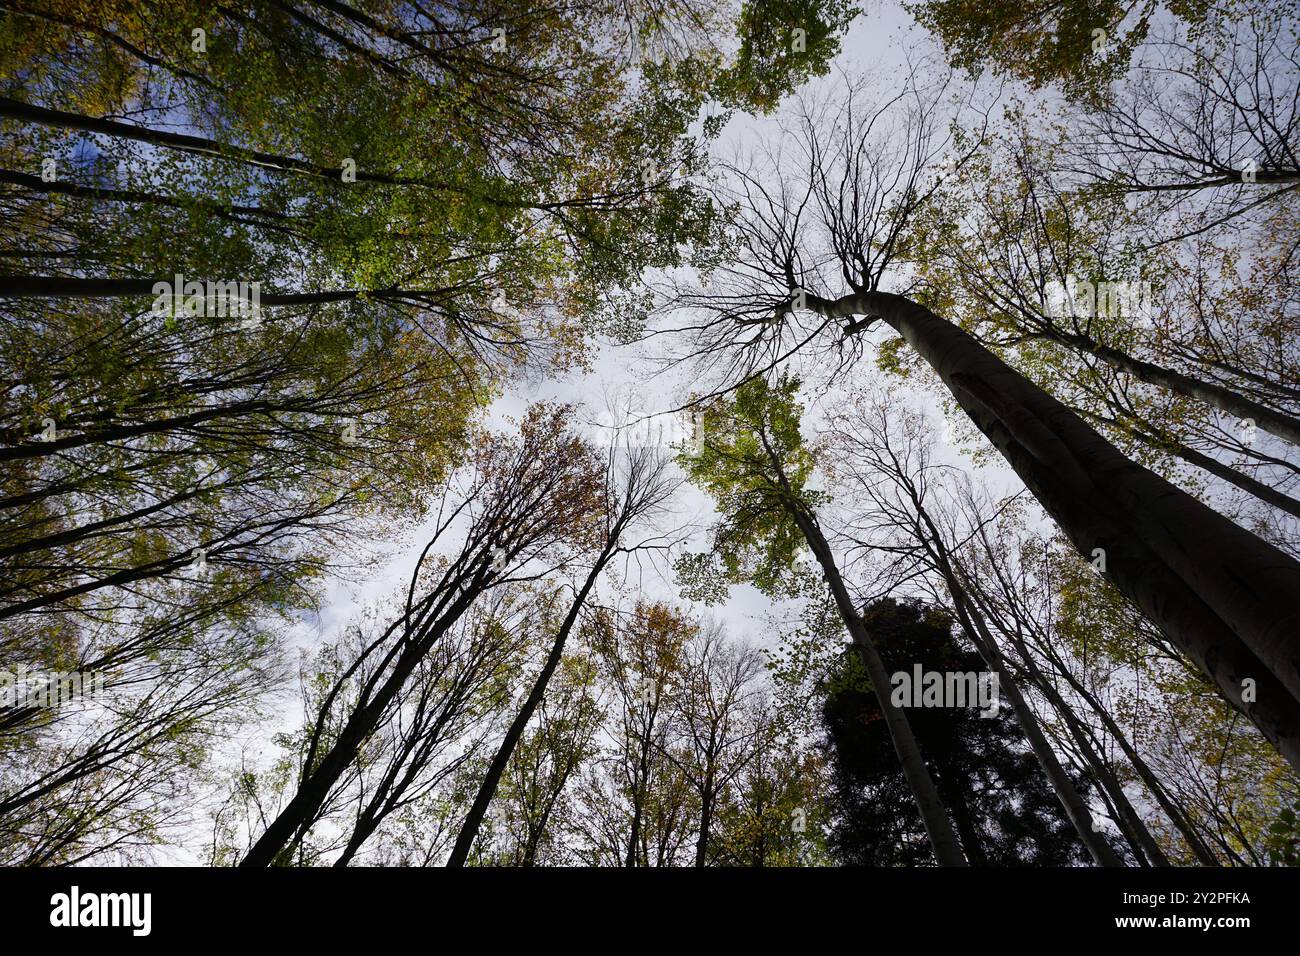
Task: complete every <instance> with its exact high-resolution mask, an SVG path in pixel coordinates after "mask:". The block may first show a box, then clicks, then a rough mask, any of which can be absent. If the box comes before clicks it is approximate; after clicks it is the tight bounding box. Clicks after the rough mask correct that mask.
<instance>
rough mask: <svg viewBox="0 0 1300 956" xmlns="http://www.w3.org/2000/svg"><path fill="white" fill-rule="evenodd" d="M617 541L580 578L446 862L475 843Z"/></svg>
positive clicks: (459, 859)
mask: <svg viewBox="0 0 1300 956" xmlns="http://www.w3.org/2000/svg"><path fill="white" fill-rule="evenodd" d="M617 544H618V535H617V533H616V534H615V535H614V536H613V537H612V539H611V540H610V541H609V542H608V543H607V545H606V547H605V549H604V550H603V551H602V552H601V554H600V556H599V557H598V558H597V559H596V563H595V564H593V565H592V568H591V571H589V572H588V574H587V579H586V581H584V582H583V585H582V588H581V589H580V590H579V591H578V594H577V596H576V597H574V599H573V603H572V604H571V605H570V606H569V613H568V614H566V615H565V617H564V621H563V622H562V623H561V624H560V628H559V630H558V631H556V632H555V639H554V640H553V641H552V642H551V649H550V652H549V653H548V654H547V656H546V662H545V663H544V664H543V665H542V669H541V671H540V672H539V673H538V675H537V677H536V679H535V680H534V681H533V686H532V687H531V688H530V690H529V692H528V696H527V697H526V698H524V702H523V704H522V705H520V707H519V712H518V713H517V714H515V717H514V720H512V721H511V722H510V727H509V729H508V730H506V735H505V737H504V738H502V741H501V744H500V746H498V747H497V752H496V754H494V755H493V757H492V763H491V764H490V765H489V766H488V770H487V773H486V774H485V775H484V777H483V779H482V781H480V782H479V788H478V792H477V793H476V794H475V796H474V802H473V804H471V805H470V808H469V812H468V813H467V814H465V820H464V822H463V823H461V827H460V832H459V833H457V834H456V845H455V846H453V847H452V850H451V855H450V856H449V857H448V858H447V866H464V865H465V861H466V860H468V859H469V851H470V849H471V848H472V847H473V846H474V840H475V838H477V837H478V831H479V828H480V827H481V826H482V825H483V817H485V816H486V815H487V811H488V806H489V805H490V804H491V803H492V797H493V796H494V795H495V794H496V792H497V786H498V785H499V784H500V783H501V777H502V775H503V774H504V773H505V772H506V765H507V764H509V763H510V757H511V755H513V754H514V752H515V747H516V746H518V744H519V740H520V738H521V737H523V735H524V730H525V729H526V728H527V727H528V722H529V721H530V720H532V717H533V713H534V712H535V711H536V710H537V707H538V705H539V704H541V702H542V698H543V697H544V696H546V687H547V685H548V684H550V682H551V675H553V674H554V673H555V669H556V668H557V667H559V666H560V659H561V658H562V657H563V656H564V647H565V644H566V643H567V642H568V639H569V633H570V632H571V631H572V630H573V627H574V625H575V624H576V623H577V621H578V615H579V614H581V613H582V607H583V605H584V604H586V603H587V596H588V595H589V594H591V590H592V588H594V587H595V586H596V581H597V580H598V579H599V578H600V575H601V574H602V573H603V572H604V570H605V565H606V564H608V563H609V561H610V559H611V558H612V557H613V556H614V549H615V547H616V546H617Z"/></svg>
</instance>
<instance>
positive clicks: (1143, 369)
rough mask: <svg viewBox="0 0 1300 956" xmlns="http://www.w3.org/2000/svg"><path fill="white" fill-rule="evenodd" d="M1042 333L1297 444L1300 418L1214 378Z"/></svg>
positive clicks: (1079, 337)
mask: <svg viewBox="0 0 1300 956" xmlns="http://www.w3.org/2000/svg"><path fill="white" fill-rule="evenodd" d="M1044 334H1045V335H1046V337H1047V338H1049V339H1052V340H1053V341H1056V342H1060V343H1062V344H1063V345H1068V346H1070V347H1071V348H1074V349H1078V350H1079V351H1081V352H1087V353H1088V354H1089V355H1093V356H1095V357H1096V358H1099V359H1101V360H1102V361H1103V362H1105V363H1106V364H1107V365H1109V366H1110V367H1111V368H1116V369H1119V370H1120V371H1121V372H1127V373H1128V374H1129V375H1132V376H1133V377H1134V378H1136V379H1137V380H1138V381H1140V382H1146V383H1147V384H1148V385H1158V386H1160V387H1161V388H1163V389H1166V390H1168V391H1171V392H1174V393H1176V394H1178V395H1182V396H1184V397H1186V398H1194V399H1196V400H1197V401H1200V402H1204V403H1205V404H1206V405H1209V406H1210V407H1211V408H1217V409H1218V410H1219V411H1221V412H1224V413H1226V414H1229V415H1236V416H1237V417H1239V418H1241V419H1243V420H1250V421H1253V422H1254V423H1255V424H1256V425H1258V426H1259V427H1260V428H1262V429H1264V431H1266V432H1269V433H1270V434H1273V435H1276V436H1277V437H1278V438H1283V439H1285V440H1286V441H1289V442H1291V443H1292V444H1294V445H1300V420H1297V419H1296V418H1294V417H1293V416H1291V415H1285V414H1283V413H1282V412H1279V411H1277V410H1276V409H1272V408H1269V407H1268V406H1267V405H1261V404H1260V403H1259V402H1256V401H1252V400H1251V399H1249V398H1246V396H1244V395H1241V394H1239V393H1238V392H1234V391H1233V390H1232V389H1230V388H1224V387H1223V386H1222V385H1219V384H1217V383H1215V382H1207V381H1204V380H1203V379H1199V378H1193V377H1192V376H1190V375H1184V374H1183V373H1182V372H1175V371H1174V370H1173V369H1168V368H1164V367H1163V366H1160V365H1156V364H1154V363H1152V362H1147V361H1144V360H1142V359H1139V358H1135V357H1134V356H1132V355H1129V354H1128V353H1127V352H1122V351H1120V350H1119V349H1116V348H1111V347H1110V346H1109V345H1102V344H1101V343H1100V342H1098V341H1096V340H1095V339H1092V338H1089V337H1088V336H1086V335H1070V334H1067V333H1064V332H1060V331H1052V332H1046V333H1044Z"/></svg>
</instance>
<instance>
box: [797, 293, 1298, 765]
mask: <svg viewBox="0 0 1300 956" xmlns="http://www.w3.org/2000/svg"><path fill="white" fill-rule="evenodd" d="M807 301H808V304H809V307H810V308H812V309H814V310H816V311H817V312H819V313H821V314H822V315H825V316H827V317H829V318H836V319H839V318H849V317H851V316H853V315H866V316H869V317H873V318H874V317H878V318H881V319H883V320H884V321H885V322H886V323H888V324H889V325H890V326H891V327H893V328H894V329H895V330H896V331H897V332H898V333H899V334H900V335H902V336H903V338H904V339H905V340H906V341H907V342H908V344H909V345H911V346H912V347H913V348H914V349H915V350H916V351H917V352H918V353H919V354H920V355H921V357H922V358H924V359H925V360H926V361H927V362H928V363H929V364H930V366H931V367H932V368H933V369H934V370H935V372H936V373H937V374H938V375H939V377H940V378H941V379H942V380H943V382H944V384H945V385H946V386H947V387H948V389H949V390H950V391H951V393H952V395H953V397H954V398H955V399H956V400H957V402H958V404H960V405H961V407H962V409H963V410H964V411H965V412H966V414H967V415H969V416H970V418H971V420H972V421H973V422H974V423H975V425H976V427H978V428H979V429H980V431H981V432H983V433H984V434H985V436H987V437H988V439H989V440H990V441H991V442H992V443H993V445H994V447H996V448H997V449H998V450H999V451H1000V452H1001V453H1002V455H1003V457H1005V458H1006V459H1007V461H1008V463H1009V464H1010V465H1011V467H1012V468H1013V469H1015V471H1016V473H1017V474H1018V475H1019V476H1020V478H1021V480H1022V481H1023V482H1024V483H1025V485H1026V486H1027V487H1028V488H1029V489H1030V491H1032V492H1033V494H1034V496H1035V497H1036V498H1037V499H1038V501H1039V503H1040V504H1041V505H1042V506H1043V507H1044V508H1045V509H1046V510H1047V512H1048V513H1049V514H1050V515H1051V516H1052V517H1053V518H1054V519H1055V520H1056V522H1057V524H1058V525H1059V526H1060V528H1061V529H1062V531H1064V532H1065V534H1066V535H1067V537H1069V539H1070V540H1071V542H1072V543H1073V544H1074V546H1075V548H1076V549H1078V551H1079V552H1080V553H1081V554H1082V555H1084V556H1085V557H1087V558H1095V557H1097V556H1098V555H1100V556H1103V557H1104V558H1105V564H1106V570H1105V572H1104V573H1105V575H1106V577H1107V578H1109V579H1110V580H1111V581H1112V582H1114V584H1115V585H1116V586H1117V587H1118V588H1119V589H1120V591H1121V592H1123V593H1124V594H1125V595H1126V596H1127V597H1129V598H1130V599H1131V600H1132V601H1134V603H1136V604H1137V606H1138V607H1139V608H1141V609H1142V611H1143V613H1145V614H1146V615H1147V616H1148V617H1149V618H1150V619H1151V620H1152V621H1153V622H1154V623H1156V624H1157V625H1158V626H1159V627H1160V628H1161V630H1162V631H1163V632H1164V633H1165V634H1167V635H1168V636H1169V638H1170V640H1171V641H1173V642H1174V643H1175V644H1176V645H1177V646H1178V647H1179V648H1180V649H1181V650H1182V651H1183V653H1185V654H1186V655H1187V656H1188V657H1189V658H1190V659H1191V660H1192V661H1194V662H1195V663H1196V665H1197V666H1198V667H1199V668H1200V669H1201V670H1202V671H1203V672H1204V673H1205V674H1206V675H1207V676H1208V677H1210V679H1211V680H1213V681H1214V683H1215V685H1216V686H1217V687H1218V688H1219V690H1220V692H1221V693H1222V694H1223V695H1224V697H1225V698H1226V699H1227V700H1228V701H1230V702H1231V703H1232V705H1233V706H1234V707H1236V708H1237V709H1238V710H1240V711H1241V712H1242V713H1244V714H1245V715H1246V716H1247V717H1248V718H1249V719H1250V720H1251V721H1253V722H1254V723H1255V725H1256V726H1257V727H1258V728H1259V729H1260V731H1261V732H1262V733H1263V734H1264V736H1265V737H1267V738H1268V739H1269V740H1270V741H1272V742H1273V744H1274V745H1275V746H1276V747H1277V748H1278V750H1279V751H1280V752H1281V753H1282V755H1283V756H1284V757H1285V758H1286V759H1287V760H1288V761H1289V762H1290V763H1291V764H1292V765H1293V766H1296V767H1300V704H1298V703H1297V698H1300V648H1298V645H1297V641H1296V639H1295V636H1294V635H1295V631H1296V625H1297V623H1300V605H1297V602H1296V599H1295V595H1296V594H1300V563H1297V562H1296V561H1295V560H1294V559H1292V558H1290V557H1289V556H1287V555H1286V554H1284V553H1283V552H1281V551H1280V550H1278V549H1277V548H1274V547H1273V546H1272V545H1270V544H1268V543H1267V542H1265V541H1262V540H1261V539H1260V538H1258V537H1256V536H1255V535H1253V534H1251V533H1250V532H1248V531H1246V530H1244V529H1243V528H1240V527H1239V526H1237V525H1236V524H1234V523H1233V522H1231V521H1229V520H1228V519H1227V518H1225V517H1223V516H1222V515H1220V514H1218V513H1216V512H1215V511H1213V510H1212V509H1210V508H1208V507H1206V506H1205V505H1203V504H1202V503H1201V502H1199V501H1197V500H1196V499H1195V498H1193V497H1192V496H1191V495H1188V494H1186V493H1185V492H1183V491H1181V490H1180V489H1178V488H1176V487H1175V486H1174V485H1172V484H1170V483H1169V482H1167V481H1165V480H1164V479H1163V478H1160V477H1159V476H1158V475H1155V474H1153V473H1152V472H1150V471H1148V470H1146V469H1145V468H1142V467H1141V466H1140V465H1137V464H1135V463H1133V462H1132V461H1129V460H1128V459H1127V458H1125V457H1124V456H1123V455H1122V454H1120V453H1119V451H1118V450H1117V449H1115V448H1114V446H1112V445H1111V444H1110V443H1109V442H1107V441H1106V440H1105V439H1104V438H1102V436H1101V435H1099V434H1098V433H1097V432H1096V431H1094V430H1093V429H1092V428H1091V427H1089V426H1088V425H1087V424H1085V423H1084V422H1083V420H1082V419H1080V417H1079V416H1078V415H1076V414H1075V413H1074V412H1072V411H1071V410H1070V409H1068V408H1066V407H1065V406H1064V405H1063V404H1061V403H1060V402H1059V401H1057V400H1056V399H1054V398H1052V397H1051V396H1050V395H1048V394H1047V393H1046V392H1044V391H1043V390H1042V389H1040V388H1038V387H1037V386H1036V385H1034V384H1033V383H1032V382H1030V381H1028V380H1027V379H1025V378H1024V376H1022V375H1020V374H1019V373H1017V372H1015V371H1014V370H1013V369H1011V368H1010V367H1009V366H1008V365H1006V363H1004V362H1003V361H1002V360H1001V359H999V358H997V357H996V356H995V355H993V354H992V353H990V352H989V351H988V350H987V349H985V348H984V347H983V346H981V345H980V344H979V343H978V342H976V341H975V340H974V339H973V338H972V337H971V336H970V335H969V334H967V333H966V332H965V331H963V330H962V329H959V328H957V327H956V326H955V325H953V324H952V323H950V322H945V321H944V320H943V319H940V318H939V317H938V316H936V315H934V313H932V312H930V310H929V309H926V308H924V307H922V306H920V305H917V304H916V303H914V302H912V301H910V300H908V299H906V298H904V297H902V296H898V295H892V294H889V293H883V292H863V293H860V294H855V295H849V296H845V297H844V298H841V299H838V300H835V301H829V300H825V299H818V298H817V297H815V296H807ZM869 324H870V322H869V321H867V322H851V323H850V324H849V325H848V326H847V327H846V333H850V334H851V333H855V332H858V331H861V330H862V329H864V328H866V327H867V326H868V325H869ZM1094 549H1099V550H1094Z"/></svg>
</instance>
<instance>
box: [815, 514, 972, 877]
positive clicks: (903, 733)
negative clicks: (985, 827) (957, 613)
mask: <svg viewBox="0 0 1300 956" xmlns="http://www.w3.org/2000/svg"><path fill="white" fill-rule="evenodd" d="M792 517H793V518H794V519H795V521H796V523H797V524H798V525H799V530H800V531H802V532H803V534H804V538H805V539H806V540H807V542H808V547H809V548H810V549H811V550H812V553H813V555H814V556H815V557H816V558H817V561H818V563H820V564H821V567H822V571H823V572H824V573H825V575H826V583H827V585H829V587H830V590H831V594H832V596H833V597H834V598H835V605H836V607H837V608H838V609H839V612H840V618H841V619H842V620H843V622H844V627H845V628H846V629H847V630H848V632H849V636H850V637H851V638H853V643H854V645H855V646H856V647H857V648H858V650H859V652H860V653H861V654H862V661H863V663H864V664H865V665H866V668H867V677H868V678H869V679H870V680H871V686H872V689H873V690H875V692H876V701H877V702H878V703H879V704H880V711H881V713H882V714H884V716H885V726H886V727H887V728H888V729H889V737H890V739H891V740H892V741H893V743H894V752H895V753H896V754H897V755H898V762H899V764H900V765H901V766H902V768H903V775H904V776H905V777H906V778H907V783H908V786H909V787H911V790H912V795H913V797H915V799H916V807H917V809H918V810H919V811H920V813H921V821H922V822H923V823H924V824H925V832H926V833H927V834H928V835H929V837H930V846H931V847H932V848H933V849H934V856H935V859H936V860H938V861H939V863H940V865H942V866H966V865H967V861H966V854H965V853H964V852H963V851H962V845H961V842H960V841H959V840H958V839H957V834H956V832H955V831H954V830H953V826H952V821H951V820H950V819H949V818H948V812H947V809H946V808H945V807H944V803H943V799H942V798H941V797H940V796H939V790H938V788H937V787H936V786H935V783H934V778H933V777H931V775H930V771H929V769H928V768H927V767H926V765H925V758H924V757H923V756H922V755H921V747H920V744H918V743H917V741H916V736H915V735H914V734H913V733H912V727H911V725H910V724H909V723H908V721H907V715H906V714H904V713H903V712H902V710H901V709H899V708H898V707H895V706H894V704H893V702H892V701H891V700H890V694H889V687H890V686H891V685H890V681H889V672H888V671H887V670H886V669H885V662H884V661H883V660H882V659H881V657H880V653H879V652H878V651H877V650H876V645H875V644H874V643H872V641H871V635H870V634H868V633H867V627H866V625H865V624H864V623H863V621H862V617H861V616H860V615H859V614H858V611H857V608H856V607H854V605H853V599H852V598H851V597H850V596H849V592H848V588H846V587H845V586H844V580H843V578H841V577H840V572H839V568H837V567H836V566H835V558H834V556H833V555H832V554H831V549H830V545H828V544H827V543H826V538H825V536H824V535H823V534H822V533H821V529H820V528H818V527H817V525H816V524H814V523H813V522H812V521H810V520H809V518H808V516H807V515H805V514H803V513H802V512H801V511H799V510H798V509H797V508H794V509H792Z"/></svg>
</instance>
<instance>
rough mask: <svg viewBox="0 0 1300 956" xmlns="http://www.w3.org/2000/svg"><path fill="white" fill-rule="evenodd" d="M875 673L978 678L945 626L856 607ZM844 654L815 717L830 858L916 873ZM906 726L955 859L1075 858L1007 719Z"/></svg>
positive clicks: (974, 715) (886, 764)
mask: <svg viewBox="0 0 1300 956" xmlns="http://www.w3.org/2000/svg"><path fill="white" fill-rule="evenodd" d="M863 616H864V619H865V620H866V622H867V624H868V626H869V627H871V630H872V633H873V634H874V635H875V636H876V640H877V641H878V642H879V646H880V648H881V654H882V656H883V657H884V658H885V660H886V664H887V667H888V668H890V669H891V670H893V671H894V672H895V673H900V672H901V673H903V674H908V673H909V668H911V667H914V666H916V665H918V664H919V665H920V667H921V669H922V671H925V672H939V673H943V674H947V673H957V672H966V671H970V672H976V671H979V670H980V668H981V666H982V664H983V661H982V660H981V658H980V656H979V655H978V654H976V653H974V652H972V651H970V650H968V649H966V648H963V647H961V646H959V645H958V643H957V642H956V641H955V640H954V638H953V636H952V630H951V627H952V625H951V618H950V617H949V616H948V615H947V614H945V613H944V612H941V611H937V610H934V609H927V608H923V607H921V606H920V605H916V604H907V603H899V602H896V601H892V600H890V599H884V600H882V601H880V602H878V603H876V604H873V605H872V606H871V607H868V608H867V609H866V610H865V611H864V615H863ZM852 661H853V655H852V653H851V652H850V653H849V654H846V655H845V657H844V659H842V660H841V661H840V663H839V666H838V668H837V669H836V670H835V671H832V672H831V673H829V674H827V675H825V678H824V679H825V682H826V683H825V687H826V690H825V693H826V696H825V702H824V705H823V714H824V720H825V724H826V734H827V749H828V754H829V757H828V759H829V760H830V762H831V766H832V773H833V776H834V780H835V788H836V789H835V794H836V797H835V803H834V810H833V811H832V813H833V819H834V823H833V825H832V831H831V849H832V852H833V853H834V854H835V855H836V857H837V858H838V859H839V860H840V862H842V863H852V864H859V865H861V864H868V865H876V866H880V865H891V864H892V865H898V864H903V865H908V864H910V865H916V864H918V863H923V862H925V861H927V860H928V859H929V858H930V853H929V848H928V847H927V846H926V845H925V843H924V841H922V840H920V839H918V836H919V827H918V826H917V824H918V821H917V819H916V813H915V810H914V808H913V807H912V805H911V801H910V800H908V799H907V797H906V790H905V788H904V786H903V780H902V776H901V774H900V773H899V771H898V768H897V766H896V765H895V763H894V761H893V759H892V755H891V754H890V752H889V751H890V748H889V745H888V742H887V734H886V733H885V730H884V728H883V726H882V725H883V721H882V719H881V718H882V714H881V711H880V707H879V703H878V699H879V697H880V696H881V695H880V694H879V693H878V692H877V693H873V692H872V691H873V686H872V685H871V684H870V682H869V681H867V680H866V679H865V677H864V674H863V672H862V670H861V668H860V667H859V668H856V669H855V668H854V667H853V666H852ZM908 716H909V722H910V723H911V724H912V726H914V727H915V728H916V735H917V738H918V740H919V742H920V744H921V747H922V750H923V751H924V753H925V755H926V759H927V763H928V764H929V765H930V766H931V768H932V773H933V774H934V775H935V779H936V783H937V785H938V786H939V788H940V792H941V794H942V795H943V797H944V800H945V801H946V803H947V805H948V807H949V808H950V811H951V813H952V815H953V820H954V822H955V824H956V827H957V830H958V833H959V834H960V835H961V842H962V849H963V850H964V852H965V854H966V857H967V859H969V860H970V861H971V863H972V864H976V865H993V866H1014V865H1035V866H1044V865H1046V866H1061V865H1069V864H1078V863H1080V862H1082V861H1083V860H1084V859H1085V854H1084V850H1083V847H1082V845H1081V843H1080V842H1079V840H1078V837H1077V835H1076V834H1075V831H1074V829H1073V827H1072V826H1071V824H1070V821H1069V820H1068V819H1067V818H1066V817H1065V815H1064V813H1063V812H1062V810H1061V807H1060V804H1059V803H1058V802H1057V800H1056V796H1055V794H1054V793H1053V792H1052V789H1051V788H1050V787H1049V786H1048V784H1047V780H1046V778H1045V777H1044V776H1043V775H1042V774H1041V772H1040V770H1039V767H1038V764H1037V761H1036V760H1035V759H1034V758H1033V756H1032V755H1031V754H1029V753H1026V752H1025V750H1024V738H1023V737H1022V736H1021V735H1020V733H1019V731H1018V728H1017V726H1016V721H1015V718H1014V717H1013V716H1010V715H1008V714H1006V713H999V714H997V715H996V716H991V717H990V716H987V715H985V714H984V713H982V712H979V711H977V710H975V709H974V708H972V707H966V708H959V707H951V706H939V707H922V708H918V709H914V710H912V711H911V712H910V713H909V715H908Z"/></svg>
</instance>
